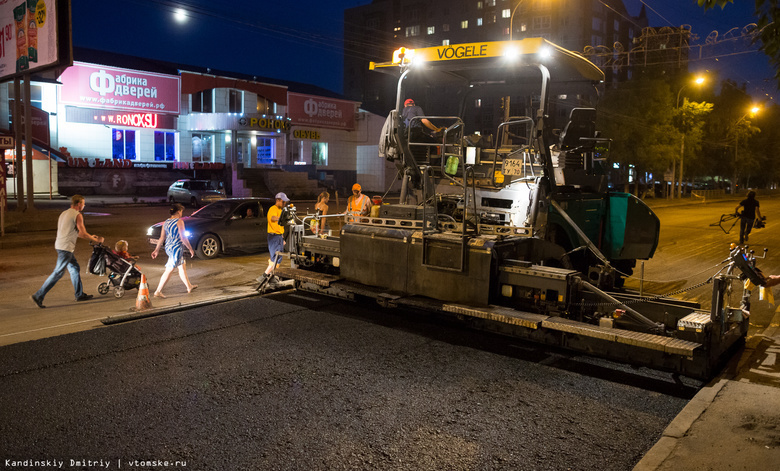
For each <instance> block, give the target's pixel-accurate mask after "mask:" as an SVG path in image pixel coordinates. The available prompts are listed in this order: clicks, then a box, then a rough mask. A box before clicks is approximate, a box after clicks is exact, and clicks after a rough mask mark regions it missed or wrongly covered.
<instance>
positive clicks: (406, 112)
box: [401, 98, 442, 142]
mask: <svg viewBox="0 0 780 471" xmlns="http://www.w3.org/2000/svg"><path fill="white" fill-rule="evenodd" d="M419 116H425V113H424V112H423V110H422V108H420V107H419V106H417V105H415V104H414V100H412V99H411V98H408V99H407V100H406V101H405V102H404V109H403V110H401V117H402V118H403V120H404V126H405V128H406V130H407V131H408V132H409V141H410V142H415V141H416V142H420V141H422V142H430V139H431V137H430V136H429V135H428V134H427V133H426V132H425V131H424V130H423V128H422V127H423V126H425V127H426V128H428V129H430V130H431V131H433V132H435V133H438V132H440V131H441V130H442V128H440V127H438V126H436V125H435V124H433V123H432V122H430V121H429V120H428V119H426V118H421V119H412V118H417V117H419Z"/></svg>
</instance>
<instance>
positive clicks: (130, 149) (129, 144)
mask: <svg viewBox="0 0 780 471" xmlns="http://www.w3.org/2000/svg"><path fill="white" fill-rule="evenodd" d="M111 134H112V135H113V139H112V140H111V141H112V146H111V148H112V154H113V155H112V157H113V158H115V159H128V160H135V159H136V157H137V155H136V152H135V131H132V130H126V129H116V128H114V129H111Z"/></svg>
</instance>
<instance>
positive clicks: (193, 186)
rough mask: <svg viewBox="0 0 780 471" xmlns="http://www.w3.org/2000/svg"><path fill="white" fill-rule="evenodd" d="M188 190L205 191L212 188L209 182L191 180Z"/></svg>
mask: <svg viewBox="0 0 780 471" xmlns="http://www.w3.org/2000/svg"><path fill="white" fill-rule="evenodd" d="M190 190H198V191H206V190H213V188H212V187H211V184H210V182H199V181H192V182H190Z"/></svg>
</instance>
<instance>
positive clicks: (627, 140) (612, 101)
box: [597, 78, 680, 173]
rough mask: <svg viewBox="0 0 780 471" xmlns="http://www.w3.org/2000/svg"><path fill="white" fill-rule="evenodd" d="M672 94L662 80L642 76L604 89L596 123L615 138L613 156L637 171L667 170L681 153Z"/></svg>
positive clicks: (604, 132)
mask: <svg viewBox="0 0 780 471" xmlns="http://www.w3.org/2000/svg"><path fill="white" fill-rule="evenodd" d="M671 102H672V93H671V91H670V89H669V86H668V85H667V84H666V83H665V82H664V81H662V80H658V79H647V78H639V79H637V80H631V81H628V82H623V83H620V84H618V85H617V87H615V88H613V89H609V90H607V91H606V92H605V95H604V98H603V99H602V101H601V103H600V105H599V108H598V116H597V126H598V128H599V129H600V130H602V132H603V134H604V136H606V137H609V138H611V139H613V141H612V150H611V153H610V154H611V157H610V158H611V159H612V160H613V161H614V162H618V163H620V164H623V165H629V164H631V165H634V166H636V168H637V171H638V172H640V173H641V172H646V171H647V172H664V171H666V170H667V169H668V168H670V167H671V164H672V162H673V161H674V159H675V155H676V154H675V152H677V153H679V142H680V133H679V131H678V130H677V128H676V127H675V126H674V124H673V122H672V120H673V114H672V113H671V111H672V109H671V107H670V103H671Z"/></svg>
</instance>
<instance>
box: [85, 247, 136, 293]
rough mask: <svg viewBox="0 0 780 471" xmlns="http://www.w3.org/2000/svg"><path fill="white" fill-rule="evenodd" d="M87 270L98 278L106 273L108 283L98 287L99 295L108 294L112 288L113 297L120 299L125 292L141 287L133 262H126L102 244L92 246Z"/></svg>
mask: <svg viewBox="0 0 780 471" xmlns="http://www.w3.org/2000/svg"><path fill="white" fill-rule="evenodd" d="M87 270H88V271H89V272H90V273H92V274H93V275H98V276H104V275H105V274H106V272H108V281H104V282H103V283H100V284H99V285H98V293H100V294H108V292H109V291H110V290H111V287H113V288H114V296H116V297H117V298H121V297H122V296H124V295H125V290H129V289H138V287H139V286H140V285H141V272H140V271H139V270H138V269H137V268H136V267H135V260H126V259H124V258H122V257H121V256H119V255H117V254H116V253H114V251H113V250H111V249H109V248H108V247H106V246H105V245H103V244H95V245H94V246H93V248H92V256H90V257H89V264H88V265H87Z"/></svg>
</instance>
